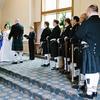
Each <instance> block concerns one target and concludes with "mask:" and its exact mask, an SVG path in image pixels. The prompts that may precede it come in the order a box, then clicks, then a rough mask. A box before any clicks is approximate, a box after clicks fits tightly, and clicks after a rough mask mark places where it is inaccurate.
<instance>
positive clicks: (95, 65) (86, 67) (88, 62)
mask: <svg viewBox="0 0 100 100" xmlns="http://www.w3.org/2000/svg"><path fill="white" fill-rule="evenodd" d="M82 52H83V53H82V56H83V58H82V61H83V62H82V67H81V70H80V71H81V73H82V74H91V73H97V72H100V56H99V55H96V54H95V53H94V52H93V51H91V50H90V47H89V46H88V47H85V48H83V51H82Z"/></svg>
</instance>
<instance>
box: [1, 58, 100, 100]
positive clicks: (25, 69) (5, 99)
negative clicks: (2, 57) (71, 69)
mask: <svg viewBox="0 0 100 100" xmlns="http://www.w3.org/2000/svg"><path fill="white" fill-rule="evenodd" d="M41 64H42V59H38V58H36V59H35V60H34V61H25V62H24V63H22V64H17V65H9V64H8V65H7V64H6V65H3V64H1V65H0V67H1V68H4V69H7V70H8V71H12V72H13V73H17V74H19V75H21V76H25V77H28V78H30V79H31V80H34V81H35V82H37V84H39V85H40V87H39V85H36V84H35V83H34V84H31V83H30V82H27V81H25V80H23V79H22V80H21V79H20V78H17V76H11V75H8V74H7V75H8V76H7V75H6V74H5V73H3V72H0V73H1V74H0V77H3V78H5V79H6V80H7V79H8V81H11V82H13V83H14V84H18V86H20V87H24V88H27V89H28V90H29V91H31V92H32V93H34V92H35V93H38V94H39V95H42V96H43V97H44V98H48V100H83V98H79V97H78V92H77V90H74V89H72V87H71V83H70V81H69V80H68V79H67V77H66V75H61V74H60V73H59V72H58V71H51V68H52V67H53V66H54V63H53V61H51V66H50V67H47V68H43V67H41ZM4 82H5V81H4ZM45 88H46V89H45ZM99 88H100V87H99ZM99 88H98V90H99ZM49 89H51V90H49ZM51 91H53V92H51ZM99 91H100V90H99ZM64 93H65V95H66V94H67V97H64V98H63V95H64ZM98 93H100V92H98ZM28 94H29V93H28ZM28 94H27V93H23V92H21V91H19V90H17V89H16V88H14V89H13V88H11V87H9V85H4V84H3V82H0V100H40V99H39V98H34V97H33V96H32V97H33V98H32V97H30V96H29V95H30V94H29V95H28ZM62 94H63V95H62ZM41 100H42V99H41ZM43 100H44V99H43ZM95 100H100V95H98V97H97V98H96V99H95Z"/></svg>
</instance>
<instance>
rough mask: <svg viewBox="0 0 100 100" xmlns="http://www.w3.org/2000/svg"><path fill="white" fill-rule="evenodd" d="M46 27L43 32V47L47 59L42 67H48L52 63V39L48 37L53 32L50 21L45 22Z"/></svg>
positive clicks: (41, 40)
mask: <svg viewBox="0 0 100 100" xmlns="http://www.w3.org/2000/svg"><path fill="white" fill-rule="evenodd" d="M44 27H45V29H44V30H43V32H42V34H41V39H40V42H41V47H42V48H43V55H44V56H45V60H44V61H43V65H41V66H42V67H48V66H49V65H50V41H49V39H48V37H49V36H50V34H51V30H50V28H49V22H44Z"/></svg>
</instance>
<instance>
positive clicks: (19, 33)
mask: <svg viewBox="0 0 100 100" xmlns="http://www.w3.org/2000/svg"><path fill="white" fill-rule="evenodd" d="M23 33H24V28H23V26H22V25H21V24H20V20H19V19H16V20H15V24H14V25H13V26H12V27H11V32H10V34H9V37H8V39H9V40H10V39H11V38H13V41H12V50H13V51H14V52H15V54H14V62H13V64H17V63H18V62H20V63H23V59H22V55H23Z"/></svg>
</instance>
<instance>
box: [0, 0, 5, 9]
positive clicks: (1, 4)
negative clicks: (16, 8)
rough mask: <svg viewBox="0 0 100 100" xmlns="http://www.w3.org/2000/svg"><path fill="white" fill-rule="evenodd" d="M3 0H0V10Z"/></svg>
mask: <svg viewBox="0 0 100 100" xmlns="http://www.w3.org/2000/svg"><path fill="white" fill-rule="evenodd" d="M4 2H5V0H0V8H2V7H3V5H4Z"/></svg>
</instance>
